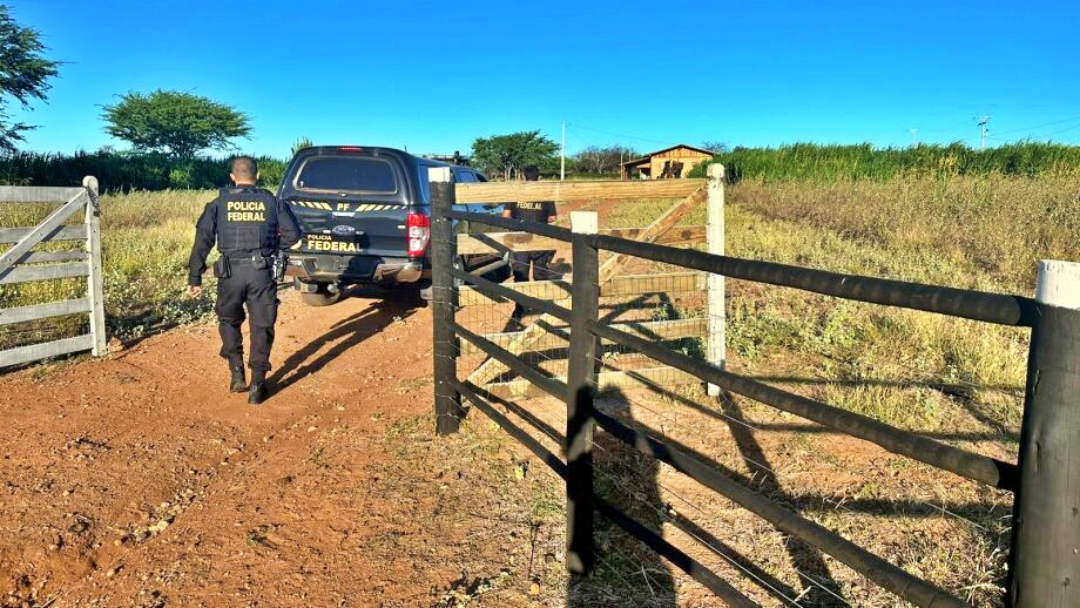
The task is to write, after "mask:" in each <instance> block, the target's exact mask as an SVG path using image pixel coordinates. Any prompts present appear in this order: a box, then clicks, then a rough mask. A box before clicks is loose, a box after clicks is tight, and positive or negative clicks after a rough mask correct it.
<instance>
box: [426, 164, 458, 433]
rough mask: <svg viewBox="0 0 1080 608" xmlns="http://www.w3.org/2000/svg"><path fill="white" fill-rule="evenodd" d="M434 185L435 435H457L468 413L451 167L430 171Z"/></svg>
mask: <svg viewBox="0 0 1080 608" xmlns="http://www.w3.org/2000/svg"><path fill="white" fill-rule="evenodd" d="M428 179H429V181H430V183H431V305H432V318H433V322H434V324H435V326H434V329H433V332H432V333H433V340H434V348H433V351H432V353H433V358H434V368H435V369H434V378H435V431H436V433H438V434H439V435H449V434H450V433H456V432H457V430H458V427H459V426H461V419H462V418H463V417H464V415H465V414H464V411H463V410H462V408H461V394H460V393H458V391H457V390H456V389H455V388H454V383H455V382H456V381H457V362H458V354H459V345H458V337H457V334H456V333H455V332H454V329H453V323H454V311H455V310H456V309H457V292H456V290H455V289H454V277H453V276H451V274H450V269H451V268H453V266H454V257H455V256H456V255H457V246H456V243H455V240H456V239H455V233H454V222H453V220H451V219H450V218H448V217H446V214H447V213H448V212H449V211H451V210H452V208H453V206H454V184H453V182H452V181H451V180H450V168H449V167H432V168H430V169H428Z"/></svg>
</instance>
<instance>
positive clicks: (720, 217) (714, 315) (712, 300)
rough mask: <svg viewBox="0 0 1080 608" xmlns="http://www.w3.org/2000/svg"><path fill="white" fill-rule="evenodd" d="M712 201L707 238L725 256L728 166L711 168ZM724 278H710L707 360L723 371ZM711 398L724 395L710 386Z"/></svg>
mask: <svg viewBox="0 0 1080 608" xmlns="http://www.w3.org/2000/svg"><path fill="white" fill-rule="evenodd" d="M708 190H709V202H708V217H707V219H706V226H705V231H706V239H707V241H706V242H707V243H708V251H709V253H711V254H715V255H724V165H721V164H711V165H709V185H708ZM724 287H725V286H724V277H723V276H721V275H718V274H710V275H709V336H708V345H707V353H706V355H707V357H708V360H709V363H712V364H713V365H715V366H717V367H719V368H721V369H722V368H723V367H724V361H725V359H726V358H727V340H726V337H725V334H724V329H725V328H724V325H725V323H726V322H727V313H726V312H725V306H724ZM708 393H709V396H711V397H719V396H720V387H719V386H716V385H715V384H709V385H708Z"/></svg>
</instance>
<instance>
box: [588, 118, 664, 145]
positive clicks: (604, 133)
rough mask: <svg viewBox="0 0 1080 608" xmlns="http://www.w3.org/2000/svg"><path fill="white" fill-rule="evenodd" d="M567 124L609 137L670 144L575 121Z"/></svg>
mask: <svg viewBox="0 0 1080 608" xmlns="http://www.w3.org/2000/svg"><path fill="white" fill-rule="evenodd" d="M567 125H568V126H571V127H575V128H578V129H584V130H586V131H592V132H594V133H599V134H601V135H607V136H609V137H623V138H626V139H634V140H637V141H646V142H649V143H652V144H659V145H661V146H670V145H671V142H666V141H659V140H656V139H647V138H645V137H638V136H636V135H627V134H626V133H612V132H610V131H601V130H600V129H594V128H592V127H586V126H584V125H579V124H577V123H567Z"/></svg>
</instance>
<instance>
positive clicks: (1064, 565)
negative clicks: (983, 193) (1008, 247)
mask: <svg viewBox="0 0 1080 608" xmlns="http://www.w3.org/2000/svg"><path fill="white" fill-rule="evenodd" d="M1035 299H1036V300H1037V301H1038V302H1039V315H1038V319H1037V320H1036V321H1035V327H1034V328H1033V329H1032V331H1031V353H1030V355H1029V358H1028V377H1027V389H1026V391H1025V395H1024V418H1023V426H1022V427H1021V430H1020V450H1019V462H1018V466H1019V469H1020V483H1019V489H1018V490H1017V492H1016V502H1015V504H1014V506H1013V535H1012V551H1011V553H1010V555H1009V577H1010V581H1009V589H1008V597H1007V598H1006V604H1007V605H1008V606H1012V607H1014V608H1051V607H1052V608H1080V593H1077V591H1076V589H1075V585H1074V584H1073V582H1074V581H1080V558H1078V554H1080V526H1077V525H1076V520H1077V513H1078V511H1077V509H1078V508H1080V501H1078V500H1077V487H1080V485H1078V484H1080V460H1078V459H1077V457H1076V455H1077V446H1080V391H1078V390H1077V388H1078V387H1080V363H1078V362H1080V264H1077V263H1074V262H1059V261H1053V260H1043V261H1041V262H1039V277H1038V282H1037V283H1036V287H1035ZM1070 587H1073V590H1072V591H1070V590H1069V588H1070Z"/></svg>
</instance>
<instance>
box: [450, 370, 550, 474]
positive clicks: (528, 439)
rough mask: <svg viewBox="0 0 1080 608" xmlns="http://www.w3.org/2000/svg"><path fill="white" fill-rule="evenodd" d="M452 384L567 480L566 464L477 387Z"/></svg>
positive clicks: (466, 384)
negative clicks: (498, 408)
mask: <svg viewBox="0 0 1080 608" xmlns="http://www.w3.org/2000/svg"><path fill="white" fill-rule="evenodd" d="M451 384H452V385H453V387H454V389H456V390H457V391H458V392H459V393H461V395H462V396H463V397H465V398H466V399H468V400H469V401H471V402H472V403H473V405H475V406H476V407H478V408H480V411H482V412H484V413H485V414H487V416H488V418H491V419H492V420H493V421H495V424H498V425H499V426H500V427H502V429H503V430H504V431H506V432H507V433H508V434H509V435H510V436H511V437H513V438H514V439H517V440H518V441H519V442H520V443H521V444H522V445H524V446H525V447H527V448H529V451H531V452H532V453H533V454H536V456H537V457H538V458H539V459H540V460H542V461H543V462H544V464H546V465H548V466H549V467H551V470H552V471H554V472H555V474H556V475H558V476H559V477H562V478H563V479H566V463H564V462H563V461H562V460H561V459H560V458H559V457H558V456H556V455H555V454H553V453H552V452H551V451H549V450H548V449H547V448H545V447H544V445H543V444H541V443H540V442H539V441H537V440H536V438H534V437H533V436H532V435H530V434H529V433H527V432H526V431H525V430H524V429H522V428H521V427H519V426H517V425H515V424H514V423H513V422H510V419H508V418H507V417H506V416H503V415H502V414H501V413H499V411H498V410H496V409H495V407H494V406H492V405H491V404H490V403H488V402H487V401H485V400H484V399H482V398H481V397H480V396H479V395H478V394H477V392H479V391H478V390H477V388H476V386H474V385H472V384H470V383H467V382H466V383H462V382H461V381H459V380H457V379H454V380H452V381H451Z"/></svg>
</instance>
